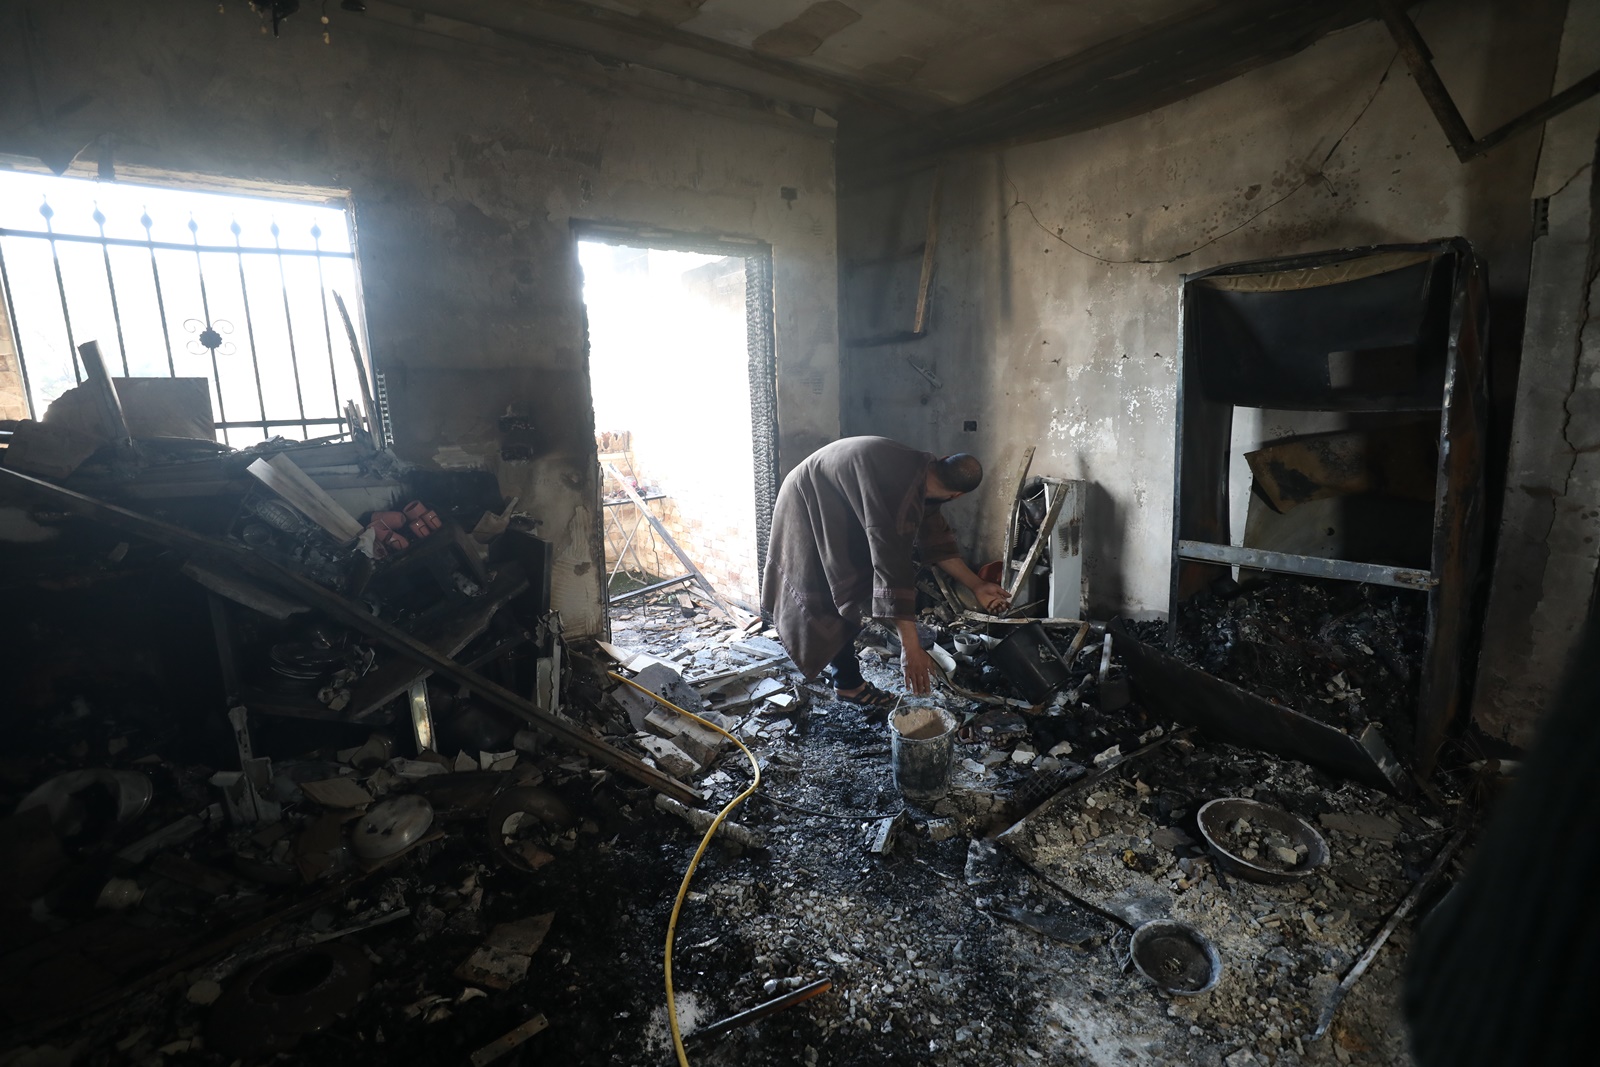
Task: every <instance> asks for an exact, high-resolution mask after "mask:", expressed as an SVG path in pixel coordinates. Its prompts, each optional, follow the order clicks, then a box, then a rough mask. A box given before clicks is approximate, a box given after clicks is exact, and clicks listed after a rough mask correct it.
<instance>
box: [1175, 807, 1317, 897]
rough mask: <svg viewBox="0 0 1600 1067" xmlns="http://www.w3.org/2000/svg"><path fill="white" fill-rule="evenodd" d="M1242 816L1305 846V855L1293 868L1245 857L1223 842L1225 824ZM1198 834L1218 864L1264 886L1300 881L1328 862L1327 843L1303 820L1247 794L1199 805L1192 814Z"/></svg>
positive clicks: (1253, 823)
mask: <svg viewBox="0 0 1600 1067" xmlns="http://www.w3.org/2000/svg"><path fill="white" fill-rule="evenodd" d="M1239 819H1244V820H1245V821H1247V822H1249V823H1250V824H1251V826H1260V827H1261V828H1262V829H1263V830H1273V831H1276V832H1278V833H1279V834H1282V835H1283V836H1284V837H1286V838H1288V839H1289V840H1290V841H1291V842H1293V843H1294V844H1297V845H1304V846H1305V848H1306V854H1305V857H1304V858H1303V859H1301V860H1300V862H1299V863H1298V864H1296V865H1295V866H1293V867H1279V866H1274V865H1267V864H1262V863H1258V862H1254V861H1252V860H1247V859H1245V858H1244V857H1243V856H1241V855H1239V854H1238V853H1237V852H1233V851H1231V850H1230V849H1229V848H1228V847H1226V846H1225V845H1223V844H1222V842H1223V840H1225V838H1224V834H1225V833H1226V832H1227V827H1228V826H1229V825H1230V824H1232V823H1234V822H1236V821H1238V820H1239ZM1195 821H1196V822H1197V823H1198V824H1199V827H1200V836H1201V837H1203V838H1205V841H1206V845H1207V847H1209V848H1210V849H1211V854H1212V855H1213V856H1215V857H1216V859H1217V863H1218V864H1219V865H1220V866H1221V867H1222V869H1223V870H1225V871H1227V872H1228V873H1229V874H1234V875H1238V876H1239V877H1240V878H1243V879H1244V880H1245V881H1247V882H1259V883H1263V884H1267V885H1274V884H1282V883H1285V882H1295V881H1299V880H1300V879H1301V878H1305V877H1308V876H1309V875H1310V874H1311V873H1312V872H1313V871H1315V870H1316V869H1317V868H1318V867H1321V866H1322V865H1323V864H1325V863H1327V862H1328V843H1327V842H1326V841H1324V840H1323V839H1322V835H1321V834H1319V833H1317V832H1316V831H1315V830H1313V829H1312V828H1311V824H1310V823H1308V822H1306V821H1305V820H1304V819H1301V818H1298V817H1297V816H1294V815H1291V814H1289V813H1288V812H1287V811H1284V810H1283V809H1282V808H1275V807H1273V806H1272V805H1271V804H1263V803H1261V802H1260V801H1258V800H1250V799H1248V798H1246V797H1220V798H1218V799H1216V800H1211V801H1207V802H1206V803H1205V804H1202V805H1201V806H1200V811H1199V812H1198V813H1197V814H1196V816H1195Z"/></svg>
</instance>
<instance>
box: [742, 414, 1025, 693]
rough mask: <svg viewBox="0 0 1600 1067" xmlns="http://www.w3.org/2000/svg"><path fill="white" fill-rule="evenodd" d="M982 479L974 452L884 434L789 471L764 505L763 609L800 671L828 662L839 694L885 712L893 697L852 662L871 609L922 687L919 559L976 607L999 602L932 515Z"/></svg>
mask: <svg viewBox="0 0 1600 1067" xmlns="http://www.w3.org/2000/svg"><path fill="white" fill-rule="evenodd" d="M982 480H983V466H982V465H981V464H980V463H979V462H978V460H977V458H976V457H974V456H969V455H966V454H964V453H963V454H958V455H954V456H946V457H944V458H943V459H939V458H936V457H935V456H934V455H933V454H932V453H930V452H919V451H918V450H916V449H914V448H908V447H906V446H905V445H902V444H899V443H898V442H895V441H891V440H889V439H888V438H886V437H847V438H845V439H844V440H842V441H835V442H834V443H833V444H830V445H826V446H824V447H822V448H820V449H818V450H817V451H815V452H813V453H812V454H811V455H810V456H808V457H807V458H806V459H805V460H804V461H803V462H801V464H800V465H799V466H797V467H796V468H795V469H794V470H793V471H791V472H790V473H789V476H788V477H787V478H785V479H784V480H783V487H782V488H781V489H779V490H778V501H777V506H776V507H775V508H774V509H773V512H772V540H771V544H770V545H769V546H768V550H767V569H766V574H765V576H764V580H763V583H762V607H763V609H764V610H765V611H766V613H767V614H768V615H769V616H771V618H772V619H773V622H774V624H775V625H776V626H777V629H778V636H779V638H780V639H781V640H782V641H783V646H784V648H785V649H787V650H788V652H789V656H790V658H792V659H793V660H794V661H795V664H796V665H797V666H799V668H800V670H801V671H802V672H803V673H804V674H805V676H806V677H807V678H812V677H815V676H816V675H817V674H818V673H819V672H820V671H821V670H822V668H823V666H824V665H825V664H830V663H831V664H832V666H833V682H834V687H835V691H836V692H837V694H838V696H839V699H841V700H843V701H846V702H847V703H851V704H855V705H858V706H860V707H864V708H871V709H887V708H888V707H889V706H890V705H891V704H892V703H893V702H894V698H893V697H892V696H890V695H889V694H887V693H885V692H883V691H882V690H881V689H878V688H877V687H876V686H874V685H872V684H871V683H869V682H867V681H866V680H865V679H863V678H862V677H861V667H860V665H859V664H858V663H857V661H856V651H855V637H856V634H857V632H859V631H860V629H861V626H862V623H863V621H864V620H866V619H868V618H876V619H882V620H884V621H886V622H892V624H893V625H894V627H895V629H896V630H897V631H898V633H899V635H900V647H901V650H902V651H901V657H900V665H901V670H902V672H903V674H904V678H905V684H906V688H907V689H909V690H910V691H911V692H913V693H926V692H927V691H928V689H929V686H930V684H931V681H932V672H933V662H932V660H931V659H930V658H929V656H928V654H927V652H925V651H923V649H922V645H921V643H920V642H919V641H918V640H917V628H916V621H915V620H916V577H917V568H918V562H917V559H918V557H919V556H920V558H921V562H922V563H924V564H931V565H934V566H937V567H938V568H939V569H940V570H942V571H944V572H945V573H946V574H948V575H950V576H951V577H952V578H954V579H955V580H956V581H958V582H960V583H961V584H962V585H964V586H966V587H967V588H968V589H971V590H972V591H973V593H974V594H975V595H976V596H977V598H978V603H979V604H981V605H982V606H983V608H984V609H985V610H986V611H1000V610H1003V609H1004V608H1005V607H1006V605H1007V602H1008V599H1009V598H1008V597H1007V595H1006V592H1005V590H1004V589H1002V588H1001V587H1000V586H998V585H996V584H995V583H994V582H985V581H983V580H982V579H981V578H979V577H978V576H977V575H976V574H974V573H973V572H972V570H971V568H969V567H968V566H967V565H966V563H965V562H963V561H962V559H961V558H960V556H959V555H957V553H956V539H955V534H954V533H952V532H951V530H950V527H949V525H948V524H947V523H946V522H945V521H944V516H942V515H941V514H939V508H940V505H942V504H944V503H945V502H946V501H949V500H954V499H955V498H956V497H958V496H961V495H962V494H964V493H970V492H971V491H972V490H974V489H976V488H977V487H978V483H979V482H981V481H982Z"/></svg>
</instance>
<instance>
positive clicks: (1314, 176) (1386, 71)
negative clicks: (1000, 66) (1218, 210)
mask: <svg viewBox="0 0 1600 1067" xmlns="http://www.w3.org/2000/svg"><path fill="white" fill-rule="evenodd" d="M1399 58H1400V53H1399V52H1398V51H1397V52H1395V54H1394V55H1393V56H1391V57H1390V59H1389V65H1388V66H1386V67H1384V68H1383V75H1382V77H1380V78H1379V79H1378V84H1377V85H1375V86H1373V89H1372V93H1371V95H1369V96H1368V97H1367V102H1366V103H1365V104H1363V105H1362V106H1361V110H1360V111H1358V112H1357V113H1356V117H1355V118H1353V119H1351V120H1350V125H1348V126H1346V127H1345V128H1344V132H1342V133H1341V134H1339V136H1338V138H1336V139H1335V140H1334V142H1333V146H1332V147H1331V148H1329V149H1328V151H1327V152H1326V153H1324V154H1323V156H1322V159H1321V161H1320V162H1318V163H1317V165H1316V166H1315V167H1312V166H1311V165H1310V164H1309V161H1308V162H1307V163H1306V164H1305V165H1303V166H1302V168H1301V169H1302V171H1303V172H1304V174H1305V177H1303V178H1301V179H1300V181H1299V182H1297V183H1296V184H1295V185H1294V186H1293V187H1292V188H1290V189H1289V191H1288V192H1286V193H1284V194H1283V195H1281V196H1279V197H1278V198H1277V199H1276V200H1274V201H1272V202H1271V203H1269V204H1267V205H1265V206H1264V207H1262V208H1261V209H1260V210H1259V211H1257V212H1256V213H1255V214H1253V215H1251V216H1250V217H1249V218H1247V219H1245V220H1244V221H1243V222H1240V223H1239V224H1238V225H1236V226H1234V227H1232V228H1231V229H1227V230H1224V231H1223V232H1221V233H1219V234H1217V235H1216V236H1215V237H1211V238H1209V239H1208V240H1205V241H1202V242H1201V243H1200V244H1197V245H1195V246H1194V247H1193V248H1191V249H1189V250H1188V251H1186V252H1179V253H1178V254H1177V255H1175V256H1167V257H1166V258H1164V259H1150V258H1145V257H1142V256H1139V257H1133V258H1130V259H1109V258H1107V257H1105V256H1099V255H1095V254H1094V253H1093V252H1090V251H1088V250H1087V249H1084V248H1081V247H1079V246H1078V245H1076V244H1074V243H1072V242H1071V241H1069V240H1067V239H1066V238H1065V237H1063V236H1062V235H1061V229H1062V227H1057V228H1056V229H1054V230H1052V229H1051V228H1050V227H1048V226H1046V225H1045V224H1044V223H1043V222H1042V221H1040V219H1039V216H1038V214H1037V213H1036V212H1035V211H1034V210H1033V205H1032V204H1030V203H1028V202H1027V201H1026V200H1024V199H1022V193H1021V192H1020V191H1019V190H1018V189H1017V183H1016V182H1014V181H1012V180H1011V176H1010V175H1009V174H1008V175H1006V183H1007V184H1008V185H1010V186H1011V195H1012V197H1013V199H1012V201H1011V204H1010V205H1009V206H1008V207H1007V209H1006V213H1005V216H1004V217H1005V218H1007V219H1009V218H1010V217H1011V208H1017V207H1020V208H1022V209H1023V210H1024V211H1026V212H1027V213H1028V217H1029V218H1031V219H1032V220H1033V223H1034V225H1035V226H1038V227H1039V229H1041V230H1043V231H1044V232H1045V233H1047V234H1049V235H1050V236H1051V237H1053V238H1054V239H1055V240H1057V241H1060V242H1061V243H1062V244H1064V245H1066V246H1067V247H1068V248H1070V249H1072V250H1073V251H1074V252H1076V253H1078V254H1079V255H1080V256H1086V257H1088V258H1089V259H1093V260H1098V261H1099V262H1101V263H1108V264H1111V265H1114V266H1121V265H1126V264H1133V263H1143V264H1165V263H1176V262H1177V261H1178V260H1180V259H1185V258H1187V257H1189V256H1192V255H1194V254H1195V253H1196V252H1198V251H1200V250H1201V249H1203V248H1207V247H1209V246H1211V245H1213V244H1216V243H1217V242H1218V241H1220V240H1222V239H1223V238H1224V237H1227V236H1228V235H1230V234H1234V233H1237V232H1239V231H1240V230H1242V229H1244V228H1245V227H1246V226H1248V225H1250V224H1251V223H1252V222H1254V221H1256V220H1257V219H1259V218H1260V217H1261V216H1263V215H1265V214H1266V213H1267V212H1269V211H1271V210H1272V209H1273V208H1275V207H1277V206H1278V205H1279V204H1281V203H1283V202H1284V201H1285V200H1288V199H1289V198H1290V197H1292V196H1294V195H1295V194H1296V193H1298V192H1299V191H1300V190H1302V189H1304V188H1305V187H1306V186H1308V185H1311V184H1312V183H1314V182H1317V181H1321V182H1324V183H1327V184H1328V189H1329V192H1332V191H1333V186H1332V183H1329V182H1328V178H1327V175H1325V174H1324V173H1323V168H1324V167H1326V166H1327V165H1328V161H1329V160H1331V159H1332V158H1333V154H1334V153H1335V152H1337V151H1338V150H1339V146H1340V145H1342V144H1344V139H1345V138H1346V137H1348V136H1350V131H1351V130H1354V129H1355V128H1356V124H1357V123H1359V122H1360V121H1361V120H1362V118H1363V117H1365V115H1366V113H1367V111H1368V109H1370V108H1371V107H1372V104H1373V102H1374V101H1375V100H1377V99H1378V93H1380V92H1381V91H1382V90H1383V86H1384V83H1385V82H1387V81H1388V80H1389V75H1390V73H1392V72H1393V70H1394V65H1395V62H1396V61H1397V60H1398V59H1399ZM1001 165H1002V167H1003V166H1004V163H1003V162H1002V164H1001ZM1334 195H1338V194H1337V193H1335V194H1334Z"/></svg>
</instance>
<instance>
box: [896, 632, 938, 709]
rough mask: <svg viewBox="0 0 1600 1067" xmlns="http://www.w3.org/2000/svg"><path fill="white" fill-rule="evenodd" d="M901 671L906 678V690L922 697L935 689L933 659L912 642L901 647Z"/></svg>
mask: <svg viewBox="0 0 1600 1067" xmlns="http://www.w3.org/2000/svg"><path fill="white" fill-rule="evenodd" d="M900 670H901V672H902V673H903V674H904V676H905V680H906V688H907V689H909V690H911V692H912V693H913V694H914V695H916V696H921V695H923V694H924V693H927V692H929V691H930V690H932V688H933V657H932V656H930V655H928V654H927V653H926V652H924V651H923V650H922V646H921V645H919V644H917V643H916V642H915V641H912V642H911V643H909V644H904V643H902V645H901V646H900Z"/></svg>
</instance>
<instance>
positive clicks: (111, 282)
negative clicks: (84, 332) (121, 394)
mask: <svg viewBox="0 0 1600 1067" xmlns="http://www.w3.org/2000/svg"><path fill="white" fill-rule="evenodd" d="M89 217H90V218H92V219H94V224H95V226H96V227H98V228H99V230H100V258H101V259H103V260H105V264H106V290H107V291H108V292H110V294H111V321H112V322H113V323H115V324H116V327H117V351H118V352H120V353H121V354H122V376H123V377H124V378H128V377H131V376H132V374H133V372H132V371H130V370H129V369H128V342H127V340H126V339H125V338H124V337H123V336H122V309H121V308H120V307H118V306H117V281H116V278H115V277H113V276H112V273H111V248H110V246H109V245H107V244H106V213H105V212H104V211H101V210H100V204H99V202H98V201H97V202H96V203H95V205H94V214H93V215H91V216H89Z"/></svg>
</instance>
